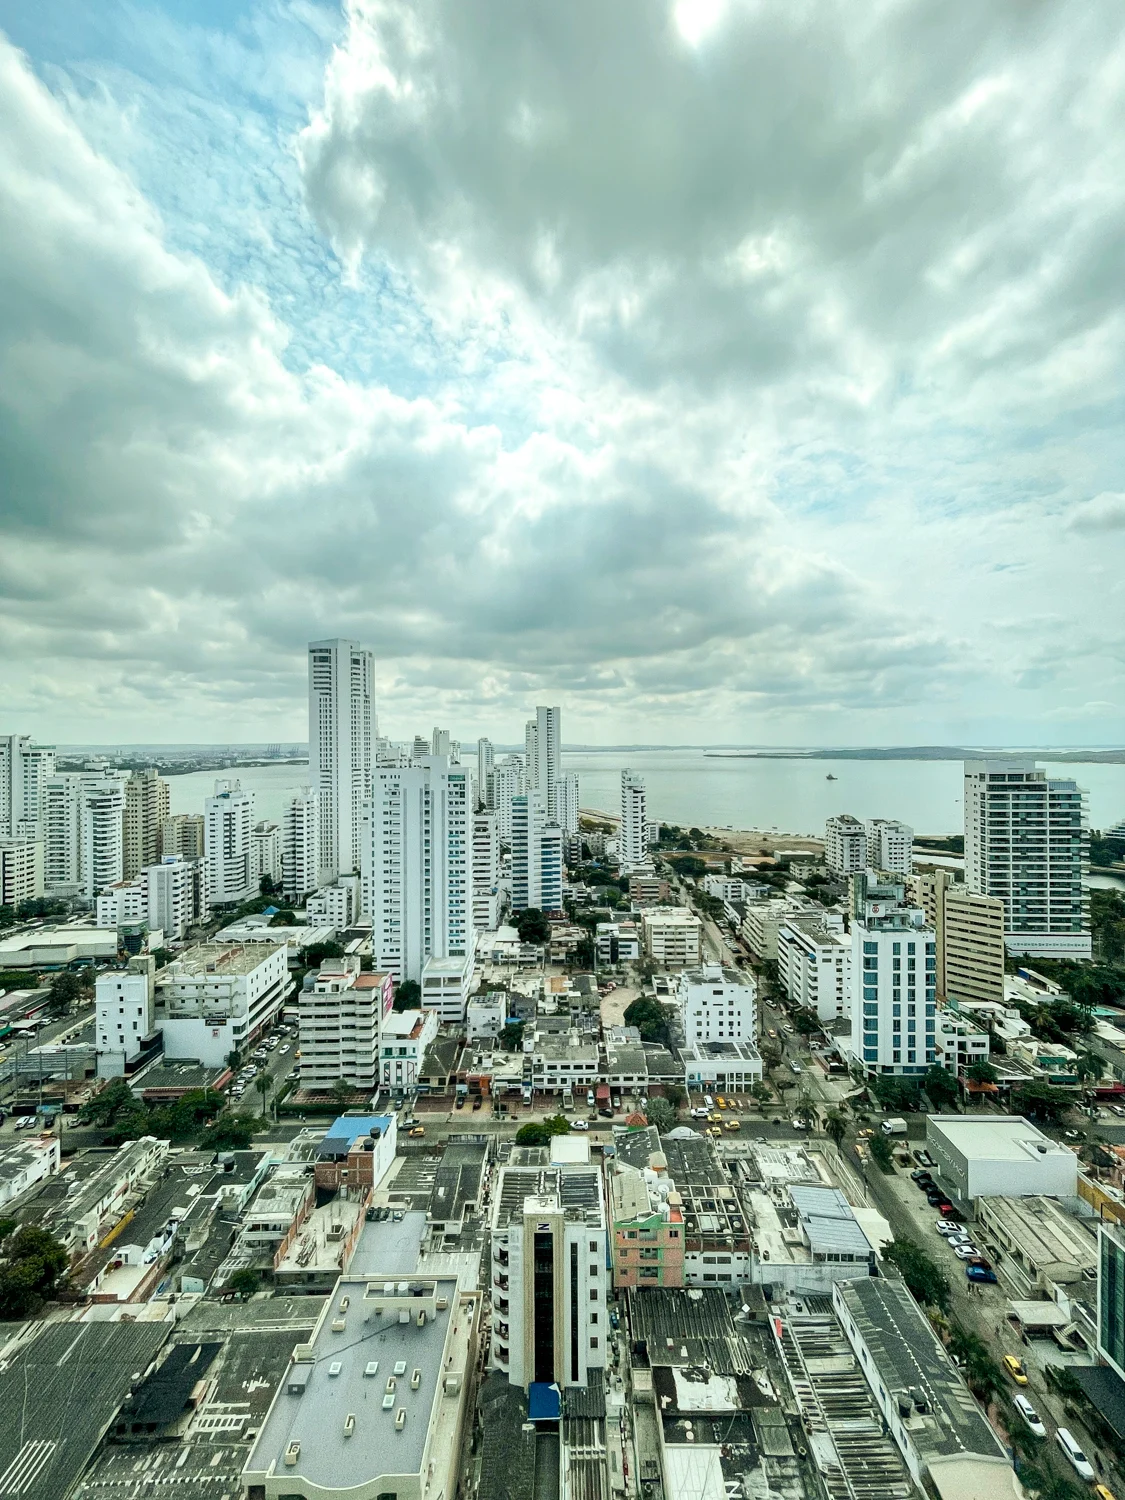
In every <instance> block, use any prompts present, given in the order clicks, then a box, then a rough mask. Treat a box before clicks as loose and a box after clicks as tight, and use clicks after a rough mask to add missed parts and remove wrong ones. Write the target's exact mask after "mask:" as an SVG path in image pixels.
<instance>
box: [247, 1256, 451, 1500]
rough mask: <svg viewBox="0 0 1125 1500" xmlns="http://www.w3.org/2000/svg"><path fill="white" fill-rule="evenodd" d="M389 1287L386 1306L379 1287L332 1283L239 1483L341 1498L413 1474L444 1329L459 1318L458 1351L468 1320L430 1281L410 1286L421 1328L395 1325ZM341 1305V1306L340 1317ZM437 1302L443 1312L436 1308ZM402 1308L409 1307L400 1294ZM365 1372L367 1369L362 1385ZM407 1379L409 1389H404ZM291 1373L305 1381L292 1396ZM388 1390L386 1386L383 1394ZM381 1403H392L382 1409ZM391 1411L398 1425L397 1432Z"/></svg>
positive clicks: (447, 1291)
mask: <svg viewBox="0 0 1125 1500" xmlns="http://www.w3.org/2000/svg"><path fill="white" fill-rule="evenodd" d="M394 1285H395V1287H396V1293H395V1300H390V1299H387V1301H386V1302H384V1297H385V1290H384V1282H383V1279H382V1278H379V1279H376V1280H371V1281H367V1280H365V1279H359V1278H356V1279H353V1278H351V1277H345V1278H342V1279H341V1280H340V1282H339V1283H338V1285H337V1287H336V1290H335V1292H334V1293H333V1296H332V1297H331V1299H330V1301H329V1305H328V1307H327V1308H326V1309H325V1312H324V1315H323V1316H322V1318H321V1320H320V1322H319V1323H318V1325H317V1327H316V1330H315V1331H314V1333H313V1338H312V1343H311V1345H308V1346H306V1349H307V1350H308V1351H310V1352H311V1355H312V1360H311V1363H306V1362H304V1360H302V1362H300V1363H295V1364H291V1365H290V1366H289V1368H288V1370H287V1372H286V1376H285V1381H284V1383H283V1385H282V1387H281V1389H280V1391H279V1392H278V1394H277V1398H276V1400H275V1401H274V1403H273V1406H272V1407H271V1409H270V1413H269V1416H268V1417H267V1418H266V1422H265V1425H264V1426H263V1428H262V1431H261V1434H260V1435H259V1437H258V1441H257V1443H256V1444H255V1446H254V1451H253V1453H252V1455H251V1458H250V1462H249V1464H248V1466H247V1473H248V1474H250V1473H253V1474H261V1473H266V1472H272V1473H273V1474H274V1475H276V1476H278V1477H284V1478H286V1479H288V1478H290V1477H291V1478H292V1480H293V1481H294V1489H299V1488H300V1486H301V1481H307V1482H308V1483H309V1484H310V1485H318V1486H320V1487H321V1488H322V1490H323V1491H324V1492H326V1493H342V1492H346V1491H348V1490H350V1489H354V1488H357V1487H358V1486H361V1485H369V1484H370V1483H371V1482H372V1481H373V1480H375V1479H377V1478H379V1477H380V1476H381V1475H382V1474H388V1475H397V1474H403V1475H406V1474H417V1473H418V1472H419V1471H420V1469H421V1467H422V1461H423V1456H424V1454H425V1450H426V1436H427V1433H428V1431H429V1427H430V1421H431V1414H432V1412H433V1407H434V1400H435V1396H436V1395H437V1390H438V1383H439V1381H440V1379H441V1376H442V1357H443V1354H444V1352H445V1345H446V1337H447V1335H448V1334H449V1333H450V1322H451V1320H456V1319H458V1318H460V1324H461V1326H460V1328H459V1332H461V1333H463V1334H464V1335H465V1339H466V1343H467V1341H468V1331H469V1330H468V1323H469V1321H470V1320H469V1318H468V1315H467V1314H466V1313H465V1312H464V1311H459V1309H458V1302H457V1283H456V1281H445V1280H442V1281H432V1280H431V1281H425V1282H420V1281H412V1282H411V1283H410V1284H409V1285H410V1287H411V1288H419V1289H421V1290H422V1291H424V1293H425V1295H421V1294H420V1295H419V1296H418V1298H417V1304H418V1307H419V1308H422V1307H425V1308H426V1309H427V1316H426V1319H425V1322H424V1324H423V1326H422V1327H419V1326H418V1324H417V1319H416V1317H415V1316H414V1315H411V1316H410V1317H409V1319H408V1321H407V1322H405V1323H401V1322H400V1321H399V1308H400V1306H401V1301H402V1299H401V1298H399V1297H398V1292H397V1287H398V1285H399V1284H398V1283H394ZM345 1297H347V1298H348V1302H349V1306H348V1309H347V1312H346V1313H345V1314H342V1313H341V1308H342V1305H343V1299H344V1298H345ZM443 1299H444V1301H445V1307H444V1308H441V1309H438V1308H436V1306H435V1304H436V1302H437V1301H441V1300H443ZM406 1300H407V1302H409V1301H410V1300H411V1298H410V1296H409V1294H408V1295H407V1298H406ZM377 1309H379V1311H377ZM341 1317H343V1320H344V1322H345V1324H346V1326H345V1327H344V1328H343V1329H342V1330H340V1331H335V1330H334V1327H333V1325H334V1324H335V1323H337V1322H338V1320H339V1319H340V1318H341ZM373 1364H374V1365H375V1366H376V1368H375V1369H374V1370H373V1372H372V1373H371V1374H370V1375H369V1374H368V1373H367V1371H368V1369H369V1368H370V1367H371V1366H372V1365H373ZM455 1366H456V1367H458V1368H464V1361H463V1360H461V1361H455ZM396 1368H397V1370H398V1373H397V1374H396ZM415 1371H417V1372H418V1376H417V1379H418V1385H417V1387H416V1388H412V1385H413V1378H414V1372H415ZM297 1372H300V1373H301V1374H302V1376H303V1375H304V1374H305V1373H306V1372H307V1375H308V1380H307V1383H306V1384H305V1385H304V1388H303V1390H300V1391H297V1390H294V1389H293V1385H294V1375H295V1373H297ZM388 1380H393V1381H394V1386H393V1388H392V1390H391V1392H388V1389H387V1382H388ZM388 1394H391V1395H392V1396H393V1401H392V1404H391V1405H390V1406H389V1407H385V1406H384V1400H385V1397H386V1396H387V1395H388ZM400 1409H401V1410H403V1411H405V1413H406V1419H405V1422H404V1425H403V1426H402V1428H401V1429H400V1430H396V1427H395V1419H396V1414H397V1413H398V1411H399V1410H400ZM349 1415H354V1417H355V1430H354V1433H353V1435H352V1436H350V1437H349V1436H346V1435H345V1421H346V1419H347V1418H348V1416H349ZM292 1443H299V1444H300V1450H299V1453H298V1455H297V1461H296V1463H295V1464H292V1465H288V1464H286V1463H285V1453H286V1450H287V1449H288V1448H289V1446H290V1444H292Z"/></svg>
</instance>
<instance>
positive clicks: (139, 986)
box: [94, 953, 156, 1078]
mask: <svg viewBox="0 0 1125 1500" xmlns="http://www.w3.org/2000/svg"><path fill="white" fill-rule="evenodd" d="M155 973H156V961H155V959H153V957H152V956H151V954H147V953H146V954H141V955H139V956H138V957H137V958H131V959H130V960H129V964H128V967H127V968H126V969H124V970H121V969H111V970H110V971H109V972H108V973H102V974H99V975H98V978H97V982H96V985H95V988H94V1045H95V1047H96V1049H97V1058H98V1077H99V1078H120V1077H122V1076H123V1075H124V1073H125V1071H126V1068H127V1067H128V1065H129V1064H130V1063H132V1062H134V1061H135V1060H136V1059H137V1058H138V1057H139V1056H140V1055H141V1053H142V1051H144V1044H145V1042H146V1041H147V1040H148V1039H149V1038H150V1037H151V1036H152V1033H153V1031H154V1029H155V993H156V990H155V983H154V978H155Z"/></svg>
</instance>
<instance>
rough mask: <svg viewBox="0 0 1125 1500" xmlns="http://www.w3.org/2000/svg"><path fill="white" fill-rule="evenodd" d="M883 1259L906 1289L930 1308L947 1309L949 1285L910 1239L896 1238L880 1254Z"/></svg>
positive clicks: (928, 1258)
mask: <svg viewBox="0 0 1125 1500" xmlns="http://www.w3.org/2000/svg"><path fill="white" fill-rule="evenodd" d="M883 1259H884V1260H888V1261H890V1263H891V1265H893V1266H897V1268H898V1270H899V1271H900V1272H901V1274H902V1279H903V1281H905V1282H906V1285H907V1289H908V1290H909V1291H910V1293H911V1295H912V1296H913V1297H915V1298H917V1300H918V1301H919V1302H924V1303H925V1304H926V1305H927V1306H930V1307H940V1308H941V1310H942V1311H943V1312H945V1311H946V1310H947V1309H948V1307H949V1282H948V1280H947V1279H946V1276H945V1272H944V1271H943V1270H942V1269H941V1267H940V1266H939V1265H938V1264H937V1262H936V1261H935V1260H934V1259H933V1257H932V1256H931V1255H928V1254H927V1252H926V1251H925V1250H923V1249H922V1247H921V1246H920V1245H917V1244H915V1243H914V1241H913V1240H911V1239H898V1240H895V1241H894V1243H893V1244H891V1245H888V1246H887V1247H886V1249H885V1250H884V1251H883Z"/></svg>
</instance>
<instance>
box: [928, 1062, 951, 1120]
mask: <svg viewBox="0 0 1125 1500" xmlns="http://www.w3.org/2000/svg"><path fill="white" fill-rule="evenodd" d="M922 1087H923V1089H924V1090H925V1091H926V1093H927V1094H928V1095H929V1098H930V1103H931V1104H933V1105H934V1106H935V1108H937V1109H944V1108H945V1107H946V1106H947V1105H950V1104H956V1103H957V1096H958V1094H959V1092H960V1090H959V1089H958V1087H957V1080H956V1078H954V1076H953V1074H952V1073H950V1072H949V1071H948V1069H946V1068H943V1067H941V1065H940V1064H938V1063H935V1064H934V1066H933V1067H932V1068H929V1069H927V1071H926V1074H925V1076H924V1077H923V1079H922Z"/></svg>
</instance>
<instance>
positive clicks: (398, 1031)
mask: <svg viewBox="0 0 1125 1500" xmlns="http://www.w3.org/2000/svg"><path fill="white" fill-rule="evenodd" d="M437 1034H438V1018H437V1015H436V1014H435V1013H434V1012H433V1011H432V1010H395V1011H391V1012H390V1014H389V1015H388V1016H386V1018H385V1019H384V1021H383V1032H382V1036H381V1037H380V1042H379V1082H380V1084H381V1085H382V1086H383V1088H391V1089H412V1088H413V1087H414V1085H415V1084H416V1083H417V1082H418V1074H419V1072H420V1071H421V1068H422V1059H423V1058H424V1057H425V1055H426V1049H427V1047H429V1045H430V1043H431V1042H432V1041H433V1039H434V1038H435V1037H436V1036H437Z"/></svg>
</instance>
